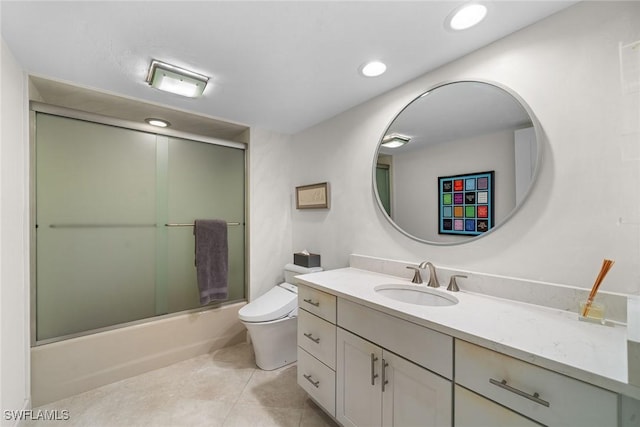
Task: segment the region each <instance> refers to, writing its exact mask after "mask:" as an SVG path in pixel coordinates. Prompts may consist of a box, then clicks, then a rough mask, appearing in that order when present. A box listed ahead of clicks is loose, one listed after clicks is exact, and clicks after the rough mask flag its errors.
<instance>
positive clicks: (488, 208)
mask: <svg viewBox="0 0 640 427" xmlns="http://www.w3.org/2000/svg"><path fill="white" fill-rule="evenodd" d="M493 185H494V171H489V172H478V173H469V174H464V175H452V176H441V177H439V178H438V198H439V200H440V203H439V213H438V217H439V218H438V219H439V221H438V223H439V226H438V227H439V230H438V232H439V233H440V234H458V235H464V236H478V235H480V234H482V233H486V232H487V231H489V230H491V228H492V227H493V225H494V224H493V204H494V200H493V194H494V191H493Z"/></svg>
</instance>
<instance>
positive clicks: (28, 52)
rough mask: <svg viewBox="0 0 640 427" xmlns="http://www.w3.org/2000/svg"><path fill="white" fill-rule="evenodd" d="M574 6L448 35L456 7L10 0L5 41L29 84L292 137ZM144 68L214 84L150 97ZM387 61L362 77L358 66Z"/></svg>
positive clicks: (515, 7)
mask: <svg viewBox="0 0 640 427" xmlns="http://www.w3.org/2000/svg"><path fill="white" fill-rule="evenodd" d="M573 3H575V1H570V2H567V1H559V0H558V1H538V0H533V1H527V0H522V1H493V2H488V6H489V14H488V17H487V19H486V20H485V21H484V22H482V23H481V24H480V25H479V26H477V27H475V28H472V29H470V30H467V31H463V32H454V31H451V30H447V29H445V28H444V21H445V19H446V17H447V15H449V14H450V13H451V11H452V10H453V9H455V8H456V7H457V6H459V5H460V4H462V2H459V1H413V2H405V1H351V2H346V1H345V2H342V1H280V2H273V1H256V2H246V1H196V2H187V1H160V2H155V1H138V2H132V1H107V2H101V1H62V2H58V1H7V0H2V2H1V3H0V7H1V9H0V14H1V19H2V21H1V30H2V37H3V39H4V40H5V42H6V43H7V45H8V46H9V48H10V50H11V51H12V53H13V54H14V56H15V57H16V59H17V60H18V62H19V63H20V64H21V65H22V66H23V67H24V68H25V70H26V71H27V72H28V73H30V74H33V75H37V76H42V77H46V78H48V79H54V80H60V81H63V82H72V83H74V84H76V85H80V86H85V87H89V88H95V89H97V90H101V91H106V92H109V93H112V94H121V95H125V96H127V97H130V98H135V99H140V100H143V101H147V102H150V103H153V104H160V105H164V106H167V107H171V108H176V109H179V110H184V111H192V112H195V113H198V114H201V115H206V116H211V117H217V118H221V119H224V120H229V121H232V122H236V123H242V124H246V125H249V126H256V127H261V128H265V129H271V130H277V131H280V132H286V133H295V132H297V131H300V130H303V129H305V128H308V127H309V126H312V125H314V124H316V123H319V122H321V121H323V120H325V119H327V118H329V117H332V116H334V115H336V114H338V113H340V112H342V111H345V110H347V109H349V108H351V107H353V106H355V105H357V104H360V103H362V102H364V101H366V100H368V99H371V98H373V97H375V96H377V95H379V94H381V93H383V92H385V91H387V90H390V89H392V88H394V87H396V86H398V85H400V84H402V83H404V82H407V81H409V80H411V79H413V78H415V77H417V76H419V75H421V74H424V73H425V72H428V71H430V70H432V69H434V68H436V67H439V66H441V65H443V64H445V63H447V62H450V61H452V60H454V59H456V58H459V57H461V56H463V55H465V54H467V53H469V52H472V51H474V50H476V49H478V48H480V47H482V46H484V45H487V44H489V43H491V42H493V41H495V40H497V39H499V38H502V37H504V36H506V35H508V34H510V33H512V32H514V31H517V30H518V29H520V28H523V27H525V26H527V25H530V24H531V23H533V22H536V21H537V20H540V19H542V18H544V17H546V16H548V15H550V14H553V13H555V12H557V11H558V10H561V9H563V8H565V7H567V6H569V5H571V4H573ZM151 59H158V60H162V61H165V62H169V63H172V64H175V65H179V66H183V67H186V68H189V69H192V70H194V71H197V72H199V73H202V74H206V75H208V76H211V78H212V80H211V81H212V84H211V85H210V87H208V88H207V90H206V91H205V94H204V97H202V98H199V99H188V98H183V97H179V96H177V95H172V94H168V93H164V92H160V91H158V90H155V89H152V88H150V87H149V86H148V85H147V84H146V83H145V81H144V80H145V76H146V73H147V69H148V66H149V63H150V61H151ZM372 59H379V60H383V61H384V62H386V63H387V65H388V71H387V73H386V74H384V75H383V76H381V77H377V78H365V77H362V76H360V75H359V74H358V69H359V67H360V66H361V65H362V64H363V63H365V62H366V61H369V60H372Z"/></svg>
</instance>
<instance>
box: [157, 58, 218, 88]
mask: <svg viewBox="0 0 640 427" xmlns="http://www.w3.org/2000/svg"><path fill="white" fill-rule="evenodd" d="M208 81H209V77H207V76H203V75H202V74H198V73H194V72H193V71H189V70H185V69H184V68H180V67H176V66H175V65H171V64H167V63H165V62H161V61H156V60H155V59H154V60H153V61H151V66H150V67H149V74H147V83H149V86H152V87H155V88H156V89H160V90H164V91H166V92H171V93H175V94H178V95H182V96H188V97H189V98H197V97H199V96H200V95H202V92H204V88H205V87H206V86H207V82H208Z"/></svg>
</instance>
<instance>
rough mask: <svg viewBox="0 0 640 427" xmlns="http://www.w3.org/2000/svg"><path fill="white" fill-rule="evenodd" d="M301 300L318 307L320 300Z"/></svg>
mask: <svg viewBox="0 0 640 427" xmlns="http://www.w3.org/2000/svg"><path fill="white" fill-rule="evenodd" d="M302 301H304V302H306V303H307V304H311V305H314V306H316V307H319V306H320V301H316V302H314V301H313V300H312V299H311V298H308V299H303V300H302Z"/></svg>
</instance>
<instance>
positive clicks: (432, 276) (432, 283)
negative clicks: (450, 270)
mask: <svg viewBox="0 0 640 427" xmlns="http://www.w3.org/2000/svg"><path fill="white" fill-rule="evenodd" d="M418 267H419V268H429V282H428V283H427V286H429V287H431V288H439V287H440V282H438V276H437V275H436V267H435V266H434V265H433V264H431V263H430V262H427V261H423V262H421V263H420V265H419V266H418Z"/></svg>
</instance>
